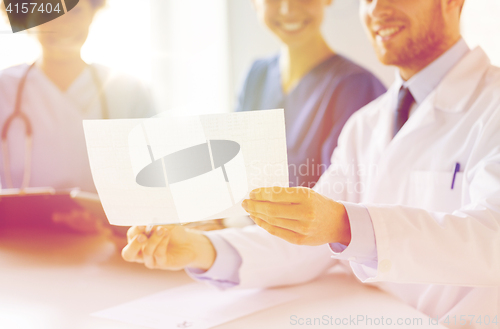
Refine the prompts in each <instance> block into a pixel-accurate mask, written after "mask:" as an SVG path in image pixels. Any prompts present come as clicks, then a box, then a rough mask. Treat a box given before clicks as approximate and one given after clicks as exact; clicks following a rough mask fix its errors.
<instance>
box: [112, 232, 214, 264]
mask: <svg viewBox="0 0 500 329" xmlns="http://www.w3.org/2000/svg"><path fill="white" fill-rule="evenodd" d="M127 239H128V244H127V245H126V246H125V248H123V250H122V257H123V259H125V260H126V261H128V262H137V263H144V265H145V266H146V267H147V268H150V269H163V270H173V271H175V270H181V269H183V268H185V267H194V268H199V269H202V270H208V269H209V268H210V267H211V266H212V264H213V263H214V261H215V256H216V253H215V249H214V247H213V245H212V243H211V242H210V240H209V239H208V238H207V237H206V236H204V235H203V234H201V233H200V232H196V231H193V230H189V229H187V228H185V227H182V226H180V225H169V226H156V227H154V228H153V230H152V231H151V235H150V236H149V237H148V236H147V235H146V227H144V226H133V227H131V228H130V229H129V230H128V232H127Z"/></svg>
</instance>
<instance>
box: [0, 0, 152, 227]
mask: <svg viewBox="0 0 500 329" xmlns="http://www.w3.org/2000/svg"><path fill="white" fill-rule="evenodd" d="M105 4H106V1H105V0H80V1H79V3H78V4H77V5H76V7H74V8H73V9H72V10H70V11H69V12H67V13H66V14H65V15H63V16H61V17H59V18H56V19H54V20H52V21H49V22H47V23H45V24H43V25H40V26H37V27H34V28H32V29H30V30H28V32H29V33H30V34H32V35H33V36H34V37H36V39H37V41H38V42H39V44H40V46H41V50H42V52H41V56H40V57H39V59H38V60H36V61H35V62H34V63H32V64H22V65H18V66H14V67H11V68H8V69H5V70H3V71H0V127H1V128H2V143H3V146H5V147H2V153H1V157H2V160H1V161H0V165H1V166H2V167H1V170H0V178H1V181H2V187H3V188H21V187H53V188H55V189H67V188H74V187H78V188H80V189H81V190H83V191H89V192H95V187H94V184H93V180H92V175H91V172H90V166H89V162H88V156H87V151H86V145H85V138H84V133H83V126H82V121H83V120H86V119H108V118H112V119H116V118H141V117H149V116H152V115H154V111H153V109H152V104H151V101H150V97H149V93H148V90H147V89H146V88H145V86H144V85H143V83H141V82H140V81H139V80H137V79H135V78H132V77H130V76H126V75H123V74H120V73H117V72H113V71H112V70H111V69H110V68H107V67H104V66H102V65H98V64H88V63H86V62H85V61H83V59H82V57H81V49H82V46H83V45H84V43H85V41H86V40H87V36H88V33H89V28H90V25H91V23H92V21H93V19H94V17H95V15H96V13H97V12H98V11H99V10H100V9H101V8H103V7H104V6H105ZM2 7H3V8H2V10H3V11H4V13H5V7H4V6H2ZM32 15H37V12H36V11H34V13H33V14H28V15H26V16H27V17H26V19H27V20H29V19H34V17H33V16H32ZM38 15H40V14H38ZM30 16H31V17H30ZM19 23H20V24H26V22H24V23H23V22H19ZM103 51H105V50H103ZM29 126H31V130H32V131H31V134H30V132H29V129H27V128H28V127H29ZM29 135H32V144H30V143H26V141H27V140H29ZM26 155H27V157H26ZM80 215H82V214H76V218H77V219H78V218H79V219H82V220H85V219H86V220H87V221H88V224H89V225H88V226H85V223H84V222H85V221H83V222H82V221H81V220H76V219H75V216H73V218H72V220H70V224H71V226H76V228H77V229H79V230H83V231H85V230H91V231H92V230H95V229H96V227H95V221H94V220H92V219H89V216H88V214H83V216H80Z"/></svg>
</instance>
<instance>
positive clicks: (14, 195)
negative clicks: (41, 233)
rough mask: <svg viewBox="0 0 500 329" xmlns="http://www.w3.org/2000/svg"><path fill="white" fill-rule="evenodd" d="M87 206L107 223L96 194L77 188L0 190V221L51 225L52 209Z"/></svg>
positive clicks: (57, 210) (58, 210) (88, 209)
mask: <svg viewBox="0 0 500 329" xmlns="http://www.w3.org/2000/svg"><path fill="white" fill-rule="evenodd" d="M72 210H87V211H89V212H91V213H92V214H93V215H95V216H97V217H98V218H100V219H101V220H102V221H103V222H105V223H107V222H108V220H107V217H106V214H105V212H104V209H103V208H102V205H101V202H100V200H99V196H98V195H97V194H95V193H89V192H83V191H80V190H79V189H67V190H55V189H53V188H26V189H23V190H20V189H4V190H1V191H0V225H8V226H10V225H15V226H17V225H23V226H24V225H29V226H30V227H45V226H52V225H53V224H52V215H53V214H54V213H56V212H63V213H65V212H71V211H72Z"/></svg>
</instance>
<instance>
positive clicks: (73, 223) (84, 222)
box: [52, 210, 111, 234]
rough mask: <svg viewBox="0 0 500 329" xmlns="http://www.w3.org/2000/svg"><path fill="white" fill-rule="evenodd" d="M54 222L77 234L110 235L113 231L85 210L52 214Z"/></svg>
mask: <svg viewBox="0 0 500 329" xmlns="http://www.w3.org/2000/svg"><path fill="white" fill-rule="evenodd" d="M52 222H53V223H54V224H56V225H61V226H65V227H67V228H69V229H71V230H72V231H74V232H77V233H83V234H109V233H111V230H110V228H109V227H106V226H105V225H104V224H103V221H102V219H100V218H99V217H97V216H95V215H93V214H92V213H90V212H88V211H85V210H72V211H71V212H66V213H62V212H56V213H54V214H52Z"/></svg>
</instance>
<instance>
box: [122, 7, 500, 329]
mask: <svg viewBox="0 0 500 329" xmlns="http://www.w3.org/2000/svg"><path fill="white" fill-rule="evenodd" d="M293 1H294V0H290V1H285V0H283V2H293ZM318 1H320V0H318ZM463 4H464V0H418V1H405V0H361V6H360V12H361V16H362V20H363V22H364V23H365V26H366V29H367V32H368V35H369V37H370V39H371V40H372V42H373V46H374V48H375V50H376V52H377V55H378V57H379V59H380V61H381V62H382V63H384V64H387V65H394V66H396V67H397V68H398V69H399V70H398V72H399V74H398V75H397V79H396V82H395V83H394V84H393V85H392V87H391V88H390V89H389V91H388V92H387V93H386V94H384V95H383V96H381V97H380V98H378V99H377V100H375V101H373V102H372V103H370V104H369V105H367V106H366V107H365V108H363V109H361V110H360V111H359V112H357V113H356V114H354V115H353V116H352V117H351V118H350V120H349V121H348V122H347V124H346V125H345V127H344V129H343V131H342V133H341V135H340V138H339V143H338V147H337V148H336V150H335V151H334V153H333V155H332V165H331V167H330V168H329V169H328V170H327V171H326V172H325V174H324V175H323V176H322V177H321V179H320V181H319V182H318V184H317V185H316V186H315V188H314V189H313V190H309V189H305V188H289V189H274V190H272V189H269V188H263V189H260V190H256V191H253V192H252V193H251V194H250V199H249V200H245V201H244V202H243V206H244V207H245V209H246V210H247V211H248V212H249V214H250V215H251V218H252V219H253V220H254V221H255V223H256V224H257V225H258V226H257V225H255V226H251V227H247V228H244V229H226V230H222V231H218V232H210V233H203V234H202V233H198V232H193V231H189V230H186V229H184V228H182V227H179V226H177V227H169V228H166V227H158V228H157V229H156V232H155V234H153V235H152V236H151V237H149V238H148V237H147V236H146V235H145V234H144V228H143V227H134V228H132V229H130V231H129V244H128V245H127V246H126V247H125V248H124V250H123V257H124V258H125V259H126V260H128V261H136V262H144V263H145V265H146V266H147V267H149V268H161V269H180V268H187V271H188V273H189V274H190V275H191V276H193V277H194V278H196V279H198V280H203V281H207V282H209V283H211V284H214V285H216V286H219V287H221V288H229V287H268V286H277V285H287V284H296V283H301V282H305V281H308V280H311V279H313V278H315V277H317V276H319V275H320V274H322V273H324V272H325V271H326V270H327V269H328V268H330V267H331V266H333V265H335V264H336V263H339V262H341V263H346V264H348V266H349V267H350V268H351V269H352V271H353V273H354V274H355V275H356V276H357V277H358V278H359V279H360V280H361V281H362V282H370V283H374V284H376V285H377V286H379V287H380V288H382V289H384V290H387V291H389V292H391V293H392V294H394V295H396V296H398V297H399V298H401V299H402V300H403V301H405V302H407V303H408V304H410V305H412V306H413V307H415V308H416V309H418V310H421V311H422V312H424V313H426V314H427V315H429V316H431V317H433V318H436V317H438V318H439V320H440V322H441V323H443V324H445V325H446V326H448V327H450V328H498V327H499V321H500V314H499V313H500V69H498V68H496V67H493V66H492V65H491V64H490V61H489V59H488V57H487V56H486V54H485V53H484V52H483V50H481V49H480V48H476V49H474V50H470V49H469V48H468V46H467V45H466V43H465V42H464V40H463V39H462V38H461V35H460V28H459V26H460V13H461V9H462V7H463ZM266 231H267V232H266ZM269 233H271V234H269ZM471 316H474V319H475V320H474V321H470V319H471ZM462 319H467V320H466V321H465V322H463V321H462ZM478 320H479V321H478Z"/></svg>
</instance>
